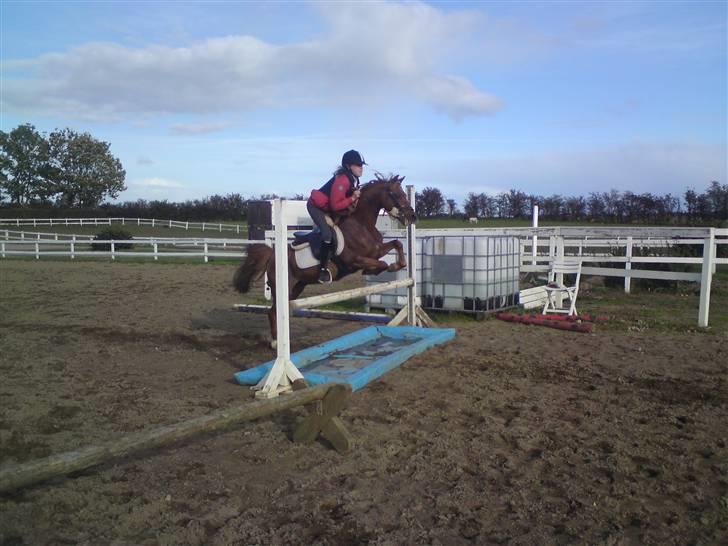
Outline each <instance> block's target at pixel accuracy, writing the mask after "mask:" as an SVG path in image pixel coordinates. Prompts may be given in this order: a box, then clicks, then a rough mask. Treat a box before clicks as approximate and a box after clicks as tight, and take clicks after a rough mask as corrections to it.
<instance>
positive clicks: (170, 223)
mask: <svg viewBox="0 0 728 546" xmlns="http://www.w3.org/2000/svg"><path fill="white" fill-rule="evenodd" d="M169 228H170V229H172V220H170V221H169Z"/></svg>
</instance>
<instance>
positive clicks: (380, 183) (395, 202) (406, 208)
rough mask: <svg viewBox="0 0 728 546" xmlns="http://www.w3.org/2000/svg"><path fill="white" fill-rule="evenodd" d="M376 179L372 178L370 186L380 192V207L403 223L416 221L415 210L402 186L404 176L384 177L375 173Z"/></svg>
mask: <svg viewBox="0 0 728 546" xmlns="http://www.w3.org/2000/svg"><path fill="white" fill-rule="evenodd" d="M376 176H377V179H376V180H373V181H372V182H371V183H370V184H372V188H374V187H376V188H377V189H378V190H379V192H380V196H379V199H380V204H381V208H383V209H384V210H385V211H387V214H389V215H390V216H391V217H392V218H394V219H396V220H398V221H399V222H401V223H403V224H405V225H406V224H410V223H414V222H416V221H417V215H416V214H415V210H414V209H413V208H412V205H410V203H409V200H408V199H407V194H406V193H405V191H404V189H403V188H402V181H403V180H404V176H401V177H400V176H397V175H394V176H391V177H389V178H384V177H382V176H381V175H379V174H377V175H376Z"/></svg>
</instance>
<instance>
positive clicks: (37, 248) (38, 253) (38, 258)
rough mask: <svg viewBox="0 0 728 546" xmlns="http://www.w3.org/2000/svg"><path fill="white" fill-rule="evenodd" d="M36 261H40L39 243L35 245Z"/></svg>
mask: <svg viewBox="0 0 728 546" xmlns="http://www.w3.org/2000/svg"><path fill="white" fill-rule="evenodd" d="M35 259H36V260H40V248H39V245H38V243H35Z"/></svg>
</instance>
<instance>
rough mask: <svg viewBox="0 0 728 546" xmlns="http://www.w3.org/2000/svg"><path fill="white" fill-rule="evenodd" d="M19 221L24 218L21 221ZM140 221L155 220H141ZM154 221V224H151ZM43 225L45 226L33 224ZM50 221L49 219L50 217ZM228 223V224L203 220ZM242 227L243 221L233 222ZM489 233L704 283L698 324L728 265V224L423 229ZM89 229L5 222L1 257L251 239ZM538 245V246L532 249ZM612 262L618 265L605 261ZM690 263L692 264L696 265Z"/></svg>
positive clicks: (529, 252) (596, 262)
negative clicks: (45, 229)
mask: <svg viewBox="0 0 728 546" xmlns="http://www.w3.org/2000/svg"><path fill="white" fill-rule="evenodd" d="M66 220H68V221H69V222H72V221H76V222H78V221H80V220H82V221H83V224H81V223H77V224H75V225H104V224H103V223H101V224H93V222H94V221H97V222H100V221H102V220H103V221H104V222H106V223H107V225H108V222H109V221H113V220H124V219H110V218H103V219H94V218H92V219H78V218H76V219H71V218H69V219H62V220H58V219H48V220H45V221H46V222H51V221H52V222H53V224H52V225H73V224H71V223H69V224H65V223H64V222H65V221H66ZM33 221H35V222H40V221H41V220H37V219H36V220H15V219H14V220H7V219H5V220H3V219H0V223H3V222H4V223H6V224H7V223H8V222H12V225H29V224H23V222H33ZM17 222H20V224H17ZM133 222H135V223H136V222H139V223H138V224H137V225H156V226H160V227H161V226H169V225H174V227H180V226H177V225H176V224H182V225H183V226H189V228H188V229H192V228H193V227H194V226H196V224H194V223H192V222H189V223H188V222H174V221H171V220H165V221H163V222H160V221H158V220H144V219H136V218H135V219H133ZM143 222H150V223H149V224H143ZM151 222H154V224H152V223H151ZM35 225H41V224H35ZM47 225H51V224H50V223H49V224H47ZM199 225H205V226H206V228H207V229H209V228H210V226H213V225H214V226H216V227H218V228H219V229H221V228H220V226H223V227H225V226H226V225H225V224H199ZM227 227H233V228H239V227H240V226H234V225H232V226H230V225H228V226H227ZM403 235H404V232H403V231H402V230H393V231H388V232H385V236H386V237H397V236H400V237H401V236H403ZM463 235H469V236H478V235H482V236H492V235H512V236H516V237H518V238H519V239H520V241H521V271H522V272H545V271H547V270H548V268H549V265H550V263H551V262H552V261H553V260H554V259H556V258H558V257H561V256H566V257H573V258H576V259H579V260H580V261H581V262H582V264H583V267H582V274H583V275H599V276H609V277H622V278H624V290H625V291H626V292H629V291H630V289H631V281H632V279H661V280H676V281H689V282H698V283H700V308H699V311H698V324H699V325H700V326H707V325H708V312H709V307H710V286H711V282H712V276H713V273H714V272H715V268H716V266H717V265H728V258H719V257H718V248H720V247H724V246H725V245H728V229H717V228H670V227H599V228H591V227H584V228H582V227H541V228H460V229H458V228H454V229H420V230H418V236H419V237H428V236H457V237H460V236H463ZM92 238H93V236H91V235H64V234H56V233H37V232H21V231H12V230H9V229H2V228H0V257H2V258H5V257H8V256H34V257H35V258H36V259H40V257H41V256H63V257H70V258H71V259H73V258H75V257H76V256H87V257H88V256H92V257H99V258H111V259H116V258H119V257H135V258H140V257H141V258H152V259H154V260H158V259H159V258H165V257H168V258H195V257H200V258H202V259H203V260H204V261H205V262H207V261H208V259H209V258H214V257H221V258H222V257H225V258H239V257H243V256H245V247H246V245H247V244H249V243H255V242H260V241H249V240H247V239H195V238H189V239H185V238H164V237H135V238H134V239H133V240H132V241H130V242H131V243H132V244H134V246H135V249H134V250H126V249H124V250H120V249H117V248H116V245H118V244H120V243H125V242H126V243H128V242H129V241H93V242H95V243H104V242H105V243H107V244H109V245H111V249H110V250H108V251H93V250H91V246H90V245H91V242H92V241H91V240H92ZM685 245H692V246H696V247H698V248H700V253H699V255H698V256H694V257H688V256H670V255H666V254H667V253H668V249H674V248H677V247H680V246H685ZM534 249H535V252H534ZM652 263H654V264H682V265H686V266H688V267H686V269H694V271H661V270H657V269H634V268H633V267H632V266H633V265H634V264H652ZM605 264H614V267H604V265H605ZM690 266H693V267H692V268H691V267H690Z"/></svg>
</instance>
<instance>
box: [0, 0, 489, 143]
mask: <svg viewBox="0 0 728 546" xmlns="http://www.w3.org/2000/svg"><path fill="white" fill-rule="evenodd" d="M315 6H317V8H318V9H319V11H320V12H321V14H322V15H323V18H324V20H326V21H327V22H328V23H329V24H330V27H329V29H328V33H327V34H322V37H321V38H319V39H316V40H312V41H307V42H298V43H292V44H285V45H277V44H273V43H268V42H265V41H263V40H260V39H258V38H256V37H253V36H228V37H220V38H211V39H208V40H204V41H201V42H195V43H192V44H190V45H189V46H188V47H174V48H173V47H166V46H159V45H152V46H148V47H143V48H130V47H124V46H121V45H118V44H113V43H87V44H84V45H81V46H79V47H76V48H73V49H71V50H69V51H66V52H60V53H53V54H46V55H42V56H40V57H37V58H35V59H24V60H19V61H12V62H10V63H6V69H7V70H9V74H6V75H5V76H4V85H5V92H4V97H3V104H2V107H3V108H6V109H7V110H8V111H17V112H23V113H27V112H30V113H34V114H35V113H49V114H51V115H71V116H76V117H82V118H86V119H89V118H90V119H112V120H118V119H123V118H124V117H125V116H128V115H130V114H131V115H136V116H139V117H143V116H149V115H163V114H193V115H205V114H214V113H221V112H245V111H251V110H256V109H260V108H270V107H275V108H286V107H290V106H296V105H304V106H329V105H332V104H333V105H337V104H342V103H347V102H351V101H352V100H355V101H357V103H360V102H361V101H366V100H371V101H381V100H382V99H385V100H386V99H387V98H388V97H391V96H404V97H416V98H420V99H421V100H424V101H425V102H426V103H429V104H430V105H431V106H433V107H434V108H436V109H437V110H440V111H442V112H444V113H446V114H447V115H450V116H451V117H453V118H455V119H461V118H464V117H466V116H478V115H483V114H490V113H493V112H495V111H496V110H498V108H500V102H499V101H498V99H497V98H495V97H493V96H492V95H490V94H488V93H486V92H484V91H481V90H480V89H478V88H476V87H475V86H474V85H473V84H472V83H471V82H469V81H468V80H466V79H465V78H463V77H461V76H450V75H444V74H442V73H441V70H440V67H441V66H442V65H444V64H445V62H447V63H448V64H453V63H455V62H456V61H457V58H458V57H457V56H458V54H459V52H460V51H461V49H460V48H461V46H462V45H463V40H466V39H467V38H468V37H469V34H470V33H472V32H473V31H474V30H475V22H476V17H475V16H474V15H473V13H471V12H463V11H460V12H453V13H445V12H443V11H440V10H437V9H436V8H433V7H431V6H428V5H426V4H422V3H419V2H407V3H368V4H365V3H322V4H315ZM10 74H12V75H10ZM186 129H190V127H187V128H186ZM186 129H185V128H182V129H181V131H182V132H185V131H186ZM198 129H199V127H198ZM187 132H194V129H193V130H187ZM198 132H204V131H203V130H200V131H198Z"/></svg>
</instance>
